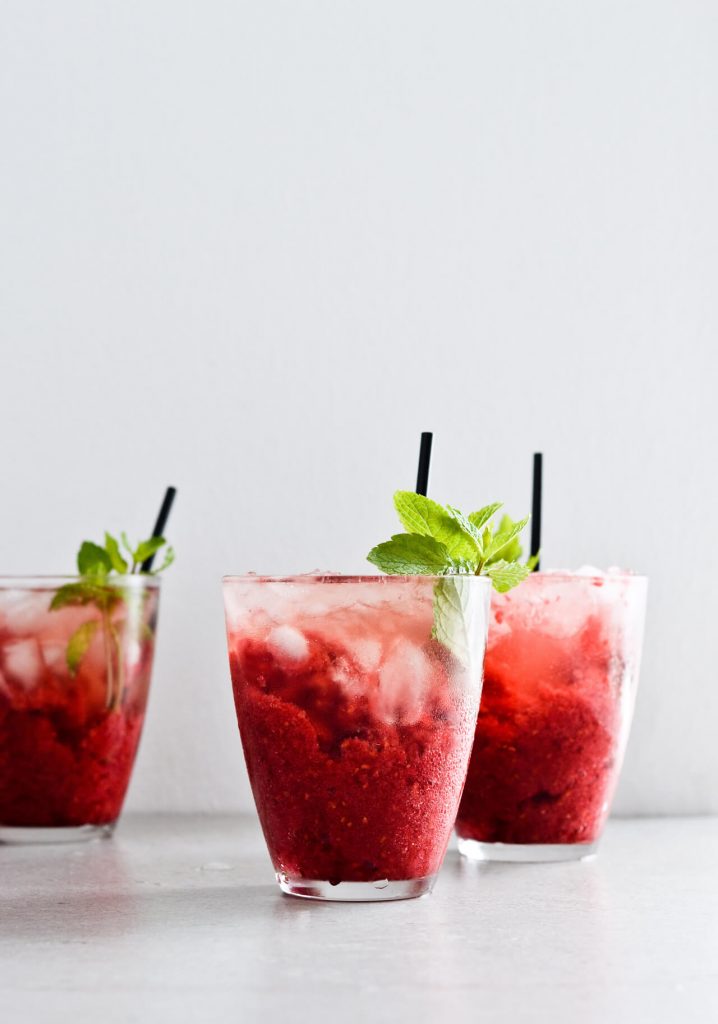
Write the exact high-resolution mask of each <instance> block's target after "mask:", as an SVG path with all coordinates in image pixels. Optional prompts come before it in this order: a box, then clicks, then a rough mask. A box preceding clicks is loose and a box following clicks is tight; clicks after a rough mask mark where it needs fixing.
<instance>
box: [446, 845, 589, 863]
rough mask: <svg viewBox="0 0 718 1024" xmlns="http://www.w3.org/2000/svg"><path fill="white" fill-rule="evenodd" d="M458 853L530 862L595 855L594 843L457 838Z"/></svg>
mask: <svg viewBox="0 0 718 1024" xmlns="http://www.w3.org/2000/svg"><path fill="white" fill-rule="evenodd" d="M458 847H459V853H461V854H463V855H464V857H468V859H469V860H484V861H486V860H494V861H514V862H516V863H523V864H530V863H541V862H542V861H543V862H548V861H559V860H586V859H587V858H588V857H595V856H596V852H597V851H598V841H596V842H595V843H480V842H479V841H478V840H476V839H459V840H458Z"/></svg>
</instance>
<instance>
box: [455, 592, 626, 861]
mask: <svg viewBox="0 0 718 1024" xmlns="http://www.w3.org/2000/svg"><path fill="white" fill-rule="evenodd" d="M645 595H646V581H645V579H644V578H642V577H638V576H631V575H627V574H619V573H609V574H606V575H590V576H589V575H581V574H576V575H569V574H559V573H534V574H533V575H532V576H530V577H529V578H528V579H527V580H526V581H525V582H524V583H522V584H520V586H518V587H517V588H516V589H515V590H513V591H511V592H510V593H507V594H496V593H495V594H493V596H492V604H491V616H490V623H489V639H488V644H487V649H486V661H485V669H484V690H483V697H482V703H481V712H480V714H479V719H478V722H477V727H476V739H475V742H474V749H473V752H472V755H471V761H470V764H469V772H468V776H467V780H466V788H465V790H464V794H463V797H462V800H461V805H460V808H459V814H458V818H457V822H456V831H457V834H458V836H459V849H460V850H461V851H462V853H465V854H467V855H468V856H471V857H476V858H479V859H502V860H554V859H572V858H574V857H581V856H587V855H588V854H591V853H593V852H594V851H595V848H596V845H597V841H598V838H599V836H600V834H601V831H602V829H603V825H604V822H605V820H606V817H607V815H608V811H609V807H610V803H611V799H612V796H613V791H614V789H615V786H616V782H617V779H618V773H619V769H620V765H621V760H622V757H623V751H624V747H625V743H626V740H627V738H628V730H629V727H630V720H631V715H632V712H633V702H634V697H635V691H636V686H637V683H638V670H639V662H640V653H641V642H642V636H643V618H644V607H645Z"/></svg>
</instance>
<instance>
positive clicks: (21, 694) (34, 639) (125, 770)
mask: <svg viewBox="0 0 718 1024" xmlns="http://www.w3.org/2000/svg"><path fill="white" fill-rule="evenodd" d="M68 586H69V587H70V588H71V587H73V586H75V584H74V583H70V584H68V581H67V580H62V579H58V580H54V581H53V580H50V579H43V578H38V579H34V580H17V581H14V580H8V579H6V580H0V841H5V842H12V841H21V842H22V841H35V842H37V841H46V842H56V841H64V840H68V839H76V838H82V837H84V836H88V837H89V836H92V835H96V834H109V833H110V832H111V830H112V826H113V825H114V823H115V821H116V820H117V818H118V816H119V814H120V810H121V808H122V802H123V800H124V796H125V792H126V790H127V786H128V784H129V781H130V774H131V771H132V765H133V763H134V759H135V754H136V752H137V746H138V743H139V739H140V733H141V731H142V723H143V720H144V714H145V705H146V701H147V692H148V688H149V682H150V673H151V669H152V656H153V649H154V632H155V626H156V619H157V604H158V596H159V586H158V583H157V581H156V580H150V579H148V578H147V577H140V576H135V577H132V576H129V577H113V582H112V585H111V586H110V585H107V586H105V587H103V588H97V589H96V591H95V593H96V594H97V595H100V597H98V600H99V601H100V605H101V606H96V605H95V604H93V603H92V602H91V601H90V602H87V603H85V604H83V605H76V604H74V603H68V604H66V605H64V606H61V607H58V608H56V609H51V608H50V605H51V602H52V601H53V599H55V598H56V595H57V594H58V592H59V590H60V589H61V588H62V587H65V588H67V587H68Z"/></svg>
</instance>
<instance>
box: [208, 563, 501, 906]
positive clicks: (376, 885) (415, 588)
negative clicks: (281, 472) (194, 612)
mask: <svg viewBox="0 0 718 1024" xmlns="http://www.w3.org/2000/svg"><path fill="white" fill-rule="evenodd" d="M436 585H437V581H436V580H435V579H434V578H430V577H399V576H393V577H375V576H366V577H351V576H347V577H341V576H315V577H311V576H310V577H292V578H285V579H273V578H267V577H252V576H249V577H227V578H226V579H225V584H224V590H225V606H226V612H227V633H228V644H229V659H230V670H231V675H232V684H233V688H234V699H235V705H236V709H237V718H238V722H239V729H240V733H241V737H242V743H243V747H244V755H245V760H246V763H247V770H248V773H249V778H250V781H251V784H252V790H253V793H254V799H255V802H256V805H257V811H258V813H259V818H260V821H261V824H262V828H263V830H264V835H265V839H266V841H267V846H268V848H269V853H270V856H271V858H272V862H273V864H274V868H275V871H276V874H277V880H278V881H279V883H280V885H281V887H282V889H283V890H284V891H285V892H288V893H291V894H294V895H299V896H315V897H319V898H324V899H339V900H341V899H350V900H352V899H356V900H376V899H397V898H402V897H408V896H419V895H422V894H423V893H425V892H429V891H430V890H431V887H432V885H433V881H434V878H435V876H436V873H437V872H438V870H439V868H440V866H441V862H442V860H443V857H444V853H445V851H446V846H447V843H448V840H449V836H450V833H451V827H452V825H453V819H454V818H455V816H456V809H457V807H458V803H459V797H460V795H461V789H462V786H463V784H464V778H465V775H466V768H467V764H468V758H469V753H470V750H471V743H472V741H473V733H474V727H475V722H476V713H477V709H478V703H479V696H480V690H481V668H482V659H483V648H484V638H485V624H486V610H487V604H488V595H489V585H488V583H487V582H486V581H485V580H481V579H479V578H473V579H471V580H470V581H468V582H467V583H466V585H465V586H466V587H467V588H468V591H470V600H471V603H472V606H475V612H473V622H472V625H473V628H472V630H471V638H470V643H469V648H468V652H467V656H466V657H465V658H464V659H463V661H461V660H459V658H458V657H455V656H454V655H453V654H452V653H450V652H449V650H448V649H447V648H446V647H444V646H443V645H442V644H440V643H439V642H438V641H437V640H435V639H433V638H432V629H433V623H434V619H433V600H434V588H435V586H436Z"/></svg>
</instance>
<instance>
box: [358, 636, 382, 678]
mask: <svg viewBox="0 0 718 1024" xmlns="http://www.w3.org/2000/svg"><path fill="white" fill-rule="evenodd" d="M352 654H353V655H354V657H355V658H356V660H357V661H358V662H359V665H360V666H361V668H362V669H363V670H364V671H365V672H373V671H374V670H375V669H376V668H378V666H379V662H380V661H381V644H380V643H379V641H378V640H355V641H354V643H353V645H352Z"/></svg>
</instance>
